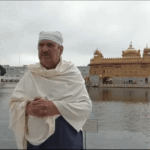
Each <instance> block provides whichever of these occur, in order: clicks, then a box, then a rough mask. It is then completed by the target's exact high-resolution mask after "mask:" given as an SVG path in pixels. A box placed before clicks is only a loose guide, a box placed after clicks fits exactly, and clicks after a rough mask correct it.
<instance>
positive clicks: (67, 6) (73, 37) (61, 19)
mask: <svg viewBox="0 0 150 150" xmlns="http://www.w3.org/2000/svg"><path fill="white" fill-rule="evenodd" d="M149 6H150V2H149V1H144V2H142V1H112V2H111V1H106V2H105V1H94V2H92V1H81V2H80V1H73V2H71V1H62V2H61V1H56V2H55V1H13V2H11V1H0V18H1V26H0V57H1V63H2V64H9V65H15V64H18V60H17V58H16V56H18V54H19V53H25V52H26V53H27V54H28V56H24V58H26V59H24V58H23V56H22V59H24V60H23V61H22V62H23V63H25V64H30V63H33V62H34V61H32V59H30V58H32V54H31V53H33V54H34V53H36V54H37V42H38V35H39V32H41V31H49V30H55V31H60V32H61V33H62V34H63V37H64V53H63V57H64V58H65V59H67V60H68V61H73V63H75V64H76V65H78V66H81V65H83V64H85V65H87V64H89V62H90V59H91V58H92V57H93V51H94V50H95V49H96V48H97V47H98V48H99V49H100V50H101V52H102V53H103V56H104V57H120V56H121V54H122V50H123V49H124V50H125V49H127V48H128V46H129V43H130V42H131V41H132V42H133V47H134V48H135V49H139V48H140V49H141V51H143V49H144V48H145V46H146V44H147V43H149V42H150V41H149V35H150V29H149V24H150V17H149V13H150V11H149V9H148V8H149ZM149 45H150V43H149ZM29 53H30V54H29ZM29 55H31V57H29ZM13 57H14V58H16V59H13ZM27 58H28V61H26V60H27ZM8 59H11V61H9V62H8ZM80 59H81V60H80Z"/></svg>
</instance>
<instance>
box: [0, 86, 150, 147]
mask: <svg viewBox="0 0 150 150" xmlns="http://www.w3.org/2000/svg"><path fill="white" fill-rule="evenodd" d="M87 90H88V92H89V95H90V97H91V99H92V103H93V106H92V107H93V108H92V113H91V114H90V118H91V119H98V126H99V131H98V133H87V134H86V135H87V148H88V149H101V148H103V149H109V148H110V149H112V148H120V149H127V148H134V149H138V148H141V149H145V148H150V143H149V141H150V105H149V99H150V94H149V93H150V89H142V88H92V87H87ZM12 91H13V89H0V148H1V149H2V148H17V147H16V142H15V141H14V140H15V139H14V135H13V133H12V131H11V130H10V129H8V123H9V122H8V121H9V111H8V110H9V108H8V102H9V99H10V96H11V94H12Z"/></svg>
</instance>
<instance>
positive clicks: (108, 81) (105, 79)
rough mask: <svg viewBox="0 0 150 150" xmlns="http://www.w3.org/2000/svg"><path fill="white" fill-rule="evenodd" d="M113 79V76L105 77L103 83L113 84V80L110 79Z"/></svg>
mask: <svg viewBox="0 0 150 150" xmlns="http://www.w3.org/2000/svg"><path fill="white" fill-rule="evenodd" d="M109 79H111V77H108V76H107V77H104V78H103V84H112V80H109Z"/></svg>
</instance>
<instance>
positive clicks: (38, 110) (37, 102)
mask: <svg viewBox="0 0 150 150" xmlns="http://www.w3.org/2000/svg"><path fill="white" fill-rule="evenodd" d="M26 113H27V114H29V115H32V116H37V117H48V116H54V115H57V114H60V112H59V111H58V109H57V107H56V106H55V105H54V103H53V102H52V101H46V100H43V99H42V98H35V99H34V101H32V102H30V103H29V104H28V105H27V107H26Z"/></svg>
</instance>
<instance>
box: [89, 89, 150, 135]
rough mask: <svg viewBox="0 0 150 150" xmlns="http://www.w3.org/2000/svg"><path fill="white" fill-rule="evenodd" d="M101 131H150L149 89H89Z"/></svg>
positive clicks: (93, 111) (93, 112) (93, 114)
mask: <svg viewBox="0 0 150 150" xmlns="http://www.w3.org/2000/svg"><path fill="white" fill-rule="evenodd" d="M87 90H88V92H89V95H90V98H91V99H92V102H93V110H92V114H91V116H90V117H91V118H95V119H96V118H97V119H98V120H99V130H117V131H119V130H120V131H123V130H125V131H126V130H127V131H130V132H144V131H147V132H148V131H150V110H149V95H148V92H149V89H133V88H132V89H131V88H130V89H129V88H128V89H126V88H88V89H87Z"/></svg>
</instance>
